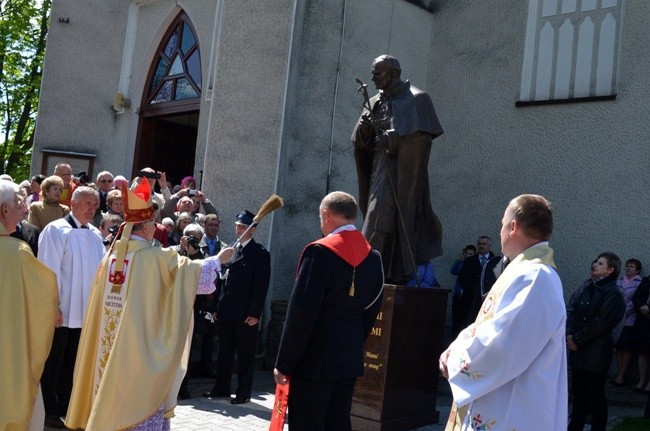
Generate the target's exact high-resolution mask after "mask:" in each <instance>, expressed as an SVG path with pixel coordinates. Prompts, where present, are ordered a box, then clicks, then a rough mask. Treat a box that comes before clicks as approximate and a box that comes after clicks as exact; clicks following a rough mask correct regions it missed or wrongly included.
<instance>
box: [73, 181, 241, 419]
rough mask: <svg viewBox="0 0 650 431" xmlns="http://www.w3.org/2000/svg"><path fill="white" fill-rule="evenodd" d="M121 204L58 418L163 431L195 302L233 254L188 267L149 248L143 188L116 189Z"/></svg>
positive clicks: (150, 227)
mask: <svg viewBox="0 0 650 431" xmlns="http://www.w3.org/2000/svg"><path fill="white" fill-rule="evenodd" d="M145 189H146V190H145ZM122 196H125V197H126V199H125V220H126V223H125V224H124V225H123V226H122V228H121V235H122V239H120V240H118V241H117V242H116V243H115V244H113V247H112V251H110V252H109V253H108V254H107V255H106V256H105V257H104V259H103V260H102V262H101V264H100V268H99V270H98V272H97V275H96V276H95V281H94V283H93V288H92V293H91V297H90V300H89V303H88V309H87V312H86V317H85V320H84V326H83V330H82V333H81V341H80V343H79V354H78V356H77V362H76V367H75V373H74V386H73V389H72V397H71V400H70V407H69V409H68V414H67V417H66V426H67V427H68V428H71V429H77V428H84V429H86V430H87V431H113V430H123V429H131V427H137V428H135V429H147V430H149V429H152V430H163V429H168V427H169V422H168V420H167V419H168V418H170V417H171V416H173V408H174V406H175V405H176V395H177V392H178V386H179V385H180V382H181V379H182V377H183V373H184V368H185V367H184V366H183V365H182V359H183V357H185V361H187V357H186V356H185V355H184V350H185V349H186V347H187V346H188V340H187V338H188V331H189V329H190V324H191V318H192V307H193V304H194V298H195V295H196V294H197V293H210V292H211V291H214V289H215V287H214V284H213V282H214V280H215V279H216V271H217V270H218V269H219V268H220V264H219V261H220V260H224V261H226V260H229V259H230V255H232V252H233V249H232V248H229V249H224V250H223V251H222V252H220V253H219V254H218V255H217V256H214V257H211V258H208V259H206V260H204V261H198V260H195V261H191V260H190V259H188V258H187V257H184V256H180V255H178V253H177V252H176V251H174V250H170V249H163V248H160V247H156V246H152V245H151V239H152V238H153V233H154V231H155V223H154V218H153V217H154V213H153V208H152V207H151V200H150V194H149V185H148V183H147V182H142V183H140V185H139V186H138V188H136V190H135V193H134V191H131V190H128V189H126V187H123V190H122ZM197 285H198V289H197ZM153 422H155V423H157V424H158V423H160V424H161V425H159V426H152V425H150V423H153ZM143 424H146V425H144V427H143ZM162 424H164V425H162Z"/></svg>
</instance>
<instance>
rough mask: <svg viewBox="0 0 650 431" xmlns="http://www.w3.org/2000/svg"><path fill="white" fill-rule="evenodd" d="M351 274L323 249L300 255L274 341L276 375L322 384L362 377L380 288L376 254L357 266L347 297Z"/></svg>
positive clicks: (316, 247) (315, 247) (310, 248)
mask: <svg viewBox="0 0 650 431" xmlns="http://www.w3.org/2000/svg"><path fill="white" fill-rule="evenodd" d="M352 274H353V268H352V266H351V265H350V264H348V263H347V262H345V261H344V260H343V259H341V258H340V257H339V256H337V255H336V254H335V253H334V252H333V251H331V250H329V249H328V248H326V247H324V246H322V245H320V244H312V245H310V246H308V247H307V248H306V249H305V251H304V252H303V256H302V260H301V263H300V268H299V270H298V277H297V279H296V283H295V286H294V288H293V291H292V293H291V299H290V301H289V307H288V309H287V318H286V321H285V324H284V330H283V331H282V338H281V340H280V347H279V350H278V357H277V361H276V365H275V366H276V368H277V369H278V370H279V371H280V372H282V373H283V374H286V375H291V376H295V377H302V378H310V379H326V380H342V379H349V378H354V377H359V376H362V375H363V371H364V368H363V344H364V342H365V340H366V338H367V337H368V334H369V333H370V330H371V329H372V326H373V325H374V322H375V319H376V317H377V313H378V311H379V308H380V306H381V297H380V295H381V290H382V287H383V284H384V279H383V272H382V264H381V257H380V256H379V253H378V252H377V251H375V250H373V251H371V252H370V254H369V255H368V256H367V257H366V258H365V260H364V261H363V262H362V263H361V264H359V265H358V266H357V268H356V270H355V276H354V280H355V292H354V296H352V297H351V296H350V295H349V293H350V285H351V283H350V282H351V280H352ZM376 298H378V299H377V300H376V301H375V299H376ZM373 301H375V302H374V303H373ZM370 304H372V306H370V307H369V308H368V309H366V307H368V306H369V305H370Z"/></svg>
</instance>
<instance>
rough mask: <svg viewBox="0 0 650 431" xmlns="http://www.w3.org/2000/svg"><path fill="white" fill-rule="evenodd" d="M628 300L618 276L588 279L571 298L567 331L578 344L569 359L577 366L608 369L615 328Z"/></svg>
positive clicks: (597, 369)
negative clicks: (593, 280)
mask: <svg viewBox="0 0 650 431" xmlns="http://www.w3.org/2000/svg"><path fill="white" fill-rule="evenodd" d="M624 313H625V302H624V301H623V295H621V292H620V291H619V290H618V287H617V286H616V277H611V276H610V277H606V278H604V279H602V280H599V281H596V282H592V281H591V280H587V281H585V282H584V283H583V284H582V285H581V286H580V287H579V288H578V289H577V290H576V291H575V292H574V293H573V295H571V298H570V299H569V303H568V305H567V324H566V333H567V335H571V336H572V339H573V342H574V343H576V344H577V346H578V351H576V352H573V351H569V363H570V365H571V367H573V368H574V369H577V370H582V371H588V372H592V373H606V372H607V370H608V369H609V365H610V362H611V360H612V352H613V348H614V340H613V338H612V330H613V329H614V327H615V326H616V324H617V323H618V322H620V320H621V319H622V318H623V314H624Z"/></svg>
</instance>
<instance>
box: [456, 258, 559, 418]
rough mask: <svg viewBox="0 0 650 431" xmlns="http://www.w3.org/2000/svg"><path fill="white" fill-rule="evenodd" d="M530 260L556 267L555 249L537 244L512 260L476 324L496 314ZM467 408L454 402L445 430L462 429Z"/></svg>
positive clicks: (490, 293) (485, 301)
mask: <svg viewBox="0 0 650 431" xmlns="http://www.w3.org/2000/svg"><path fill="white" fill-rule="evenodd" d="M529 262H530V263H537V264H543V265H548V266H551V267H553V268H555V262H554V261H553V250H552V249H551V248H550V247H548V246H547V245H536V246H533V247H530V248H528V249H526V250H525V251H524V252H523V253H520V254H519V255H518V256H517V257H516V258H515V259H514V260H513V261H512V262H510V264H509V265H508V266H507V267H506V269H505V270H504V271H503V273H502V274H501V276H500V277H499V278H498V279H497V281H496V282H495V283H494V285H493V286H492V289H491V290H490V292H489V293H488V295H487V297H486V298H485V300H484V301H483V305H482V306H481V311H479V313H478V316H476V321H475V322H474V324H475V325H477V326H479V325H481V324H482V323H483V322H485V321H487V320H490V319H491V318H492V317H493V316H494V310H495V309H499V308H500V304H501V299H502V298H503V294H504V293H505V292H506V290H507V289H508V287H510V285H511V284H512V283H513V282H514V280H515V278H516V277H518V276H519V275H520V274H521V271H520V270H519V269H518V267H520V266H521V265H523V264H526V263H529ZM467 408H468V405H465V406H462V407H458V406H456V402H454V403H452V405H451V412H450V414H449V420H448V422H447V426H446V428H445V431H460V430H462V429H463V423H462V420H463V418H464V417H465V415H466V413H467ZM468 428H470V427H468Z"/></svg>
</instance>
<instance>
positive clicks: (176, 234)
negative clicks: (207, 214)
mask: <svg viewBox="0 0 650 431" xmlns="http://www.w3.org/2000/svg"><path fill="white" fill-rule="evenodd" d="M193 222H194V216H192V214H191V213H189V212H184V213H180V214H179V216H178V218H177V219H176V223H175V224H174V231H173V232H172V236H171V238H170V240H169V245H178V244H180V243H181V238H182V237H183V230H185V227H186V226H187V225H188V224H190V223H193Z"/></svg>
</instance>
